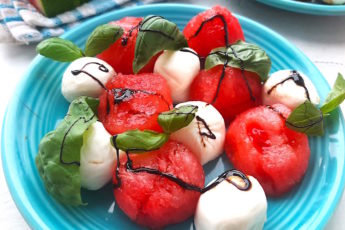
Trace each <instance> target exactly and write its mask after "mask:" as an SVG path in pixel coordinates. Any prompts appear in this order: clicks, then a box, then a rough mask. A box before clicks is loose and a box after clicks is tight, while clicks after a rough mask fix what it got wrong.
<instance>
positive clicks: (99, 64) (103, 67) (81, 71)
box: [71, 62, 109, 89]
mask: <svg viewBox="0 0 345 230" xmlns="http://www.w3.org/2000/svg"><path fill="white" fill-rule="evenodd" d="M91 64H95V65H98V69H99V70H100V71H102V72H104V73H108V72H109V69H108V68H107V67H105V66H104V65H103V64H101V63H98V62H89V63H86V64H85V65H84V66H83V67H82V68H81V69H79V70H72V71H71V73H72V74H73V75H74V76H77V75H79V74H80V73H84V74H86V75H88V76H89V77H91V78H92V79H93V80H94V81H96V82H97V83H98V84H99V85H100V86H101V87H102V88H103V89H106V88H105V86H104V85H103V83H102V82H101V81H100V80H99V79H97V78H96V77H95V76H93V75H92V74H90V73H89V72H87V71H85V70H84V68H85V67H86V66H88V65H91Z"/></svg>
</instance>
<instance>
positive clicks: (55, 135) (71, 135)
mask: <svg viewBox="0 0 345 230" xmlns="http://www.w3.org/2000/svg"><path fill="white" fill-rule="evenodd" d="M97 104H98V100H97V99H93V98H88V97H80V98H78V99H76V100H74V101H73V102H72V103H71V105H70V107H69V111H68V113H67V115H66V117H65V118H64V120H62V122H61V123H60V124H59V125H58V127H57V128H56V129H55V130H54V131H51V132H49V133H48V134H46V135H45V136H44V137H43V138H42V140H41V142H40V145H39V149H38V154H37V156H36V166H37V169H38V172H39V174H40V176H41V178H42V180H43V182H44V185H45V187H46V190H47V191H48V192H49V193H50V194H51V195H52V196H53V197H54V198H55V199H56V200H57V201H59V202H61V203H63V204H67V205H73V206H76V205H81V204H84V203H83V201H82V199H81V194H80V188H81V179H80V172H79V165H80V149H81V147H82V145H83V134H84V132H85V131H86V130H87V129H88V128H89V126H90V125H91V124H92V123H94V122H96V120H97V117H96V115H95V113H94V111H93V109H94V107H96V106H97Z"/></svg>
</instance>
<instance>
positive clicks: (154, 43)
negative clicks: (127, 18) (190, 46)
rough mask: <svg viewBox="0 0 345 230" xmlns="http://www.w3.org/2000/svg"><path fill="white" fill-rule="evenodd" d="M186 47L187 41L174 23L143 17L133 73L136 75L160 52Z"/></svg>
mask: <svg viewBox="0 0 345 230" xmlns="http://www.w3.org/2000/svg"><path fill="white" fill-rule="evenodd" d="M186 46H187V41H186V39H185V37H184V36H183V34H182V33H181V32H180V30H179V29H178V27H177V25H176V24H175V23H172V22H170V21H168V20H166V19H165V18H162V17H160V16H153V15H149V16H147V17H145V19H144V20H143V22H142V23H141V25H140V28H139V32H138V37H137V40H136V44H135V54H134V60H133V72H134V73H138V72H139V70H140V69H141V68H143V67H144V66H145V65H146V64H147V63H148V62H149V61H150V59H151V58H152V57H153V56H154V55H156V54H157V53H159V52H160V51H162V50H178V49H180V48H182V47H186Z"/></svg>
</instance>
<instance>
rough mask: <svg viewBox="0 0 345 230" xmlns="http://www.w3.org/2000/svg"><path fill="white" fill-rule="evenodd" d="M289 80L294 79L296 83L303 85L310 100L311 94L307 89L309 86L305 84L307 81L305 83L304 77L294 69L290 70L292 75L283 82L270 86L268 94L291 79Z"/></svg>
mask: <svg viewBox="0 0 345 230" xmlns="http://www.w3.org/2000/svg"><path fill="white" fill-rule="evenodd" d="M289 80H292V81H293V82H295V84H296V85H298V86H300V87H303V89H304V91H305V94H306V97H307V99H308V100H309V101H310V96H309V91H308V89H307V87H306V86H305V83H304V80H303V78H302V76H301V75H300V74H299V73H298V72H297V71H296V70H292V71H291V72H290V75H289V77H288V78H286V79H284V80H282V81H281V82H279V83H277V84H275V85H274V86H273V87H272V88H270V89H269V90H268V91H267V94H268V95H269V94H271V93H272V91H273V90H274V89H275V88H277V86H278V85H281V84H283V83H284V82H286V81H289Z"/></svg>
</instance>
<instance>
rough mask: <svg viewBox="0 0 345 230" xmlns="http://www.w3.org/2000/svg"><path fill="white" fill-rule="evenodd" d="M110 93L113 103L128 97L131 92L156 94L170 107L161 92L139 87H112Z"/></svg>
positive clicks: (118, 102)
mask: <svg viewBox="0 0 345 230" xmlns="http://www.w3.org/2000/svg"><path fill="white" fill-rule="evenodd" d="M112 93H113V95H114V104H120V103H121V102H123V101H125V100H126V99H129V98H130V97H131V96H132V95H133V94H136V93H143V94H147V95H153V96H157V97H159V98H161V99H162V100H163V101H164V102H165V104H167V106H168V108H169V109H170V103H169V102H168V101H167V100H166V99H165V97H164V96H163V95H162V94H159V93H156V92H150V91H146V90H139V89H129V88H116V89H112Z"/></svg>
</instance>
